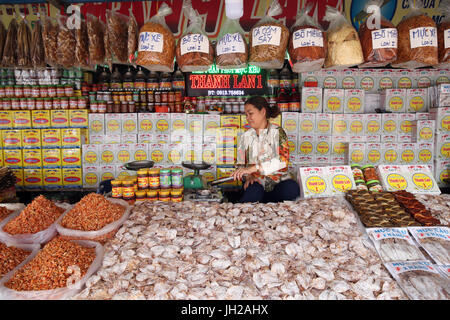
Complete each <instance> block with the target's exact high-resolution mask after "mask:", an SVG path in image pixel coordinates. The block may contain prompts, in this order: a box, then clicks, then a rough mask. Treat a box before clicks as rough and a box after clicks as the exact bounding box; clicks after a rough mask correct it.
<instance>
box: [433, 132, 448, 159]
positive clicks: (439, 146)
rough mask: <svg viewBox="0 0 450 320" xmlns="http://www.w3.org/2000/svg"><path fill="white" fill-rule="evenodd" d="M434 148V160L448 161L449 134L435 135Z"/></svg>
mask: <svg viewBox="0 0 450 320" xmlns="http://www.w3.org/2000/svg"><path fill="white" fill-rule="evenodd" d="M434 146H435V151H434V154H435V158H436V160H448V159H450V134H436V138H435V142H434Z"/></svg>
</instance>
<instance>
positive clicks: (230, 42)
mask: <svg viewBox="0 0 450 320" xmlns="http://www.w3.org/2000/svg"><path fill="white" fill-rule="evenodd" d="M222 30H223V31H221V33H220V34H219V37H218V40H217V44H216V64H217V67H219V68H221V69H236V68H245V67H247V61H248V46H247V42H246V41H245V36H244V34H245V33H244V30H243V29H242V27H241V26H240V24H239V19H228V18H227V20H226V21H225V24H224V26H223V29H222Z"/></svg>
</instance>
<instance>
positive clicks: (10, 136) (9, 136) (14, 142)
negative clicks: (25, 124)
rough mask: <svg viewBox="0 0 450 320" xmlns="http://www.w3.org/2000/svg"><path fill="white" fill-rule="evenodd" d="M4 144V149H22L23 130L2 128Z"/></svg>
mask: <svg viewBox="0 0 450 320" xmlns="http://www.w3.org/2000/svg"><path fill="white" fill-rule="evenodd" d="M2 145H3V149H21V148H22V130H18V129H11V130H2Z"/></svg>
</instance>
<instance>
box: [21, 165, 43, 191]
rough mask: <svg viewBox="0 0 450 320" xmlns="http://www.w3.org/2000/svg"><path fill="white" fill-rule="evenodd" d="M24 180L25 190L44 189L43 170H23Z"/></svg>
mask: <svg viewBox="0 0 450 320" xmlns="http://www.w3.org/2000/svg"><path fill="white" fill-rule="evenodd" d="M23 180H24V187H25V188H28V189H32V188H38V189H39V188H42V186H43V183H42V169H30V168H28V169H23Z"/></svg>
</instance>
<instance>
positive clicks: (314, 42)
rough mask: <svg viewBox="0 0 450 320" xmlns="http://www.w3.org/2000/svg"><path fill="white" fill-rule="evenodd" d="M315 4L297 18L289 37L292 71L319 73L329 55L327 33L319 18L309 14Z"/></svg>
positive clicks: (307, 7)
mask: <svg viewBox="0 0 450 320" xmlns="http://www.w3.org/2000/svg"><path fill="white" fill-rule="evenodd" d="M313 6H314V4H313V3H310V4H309V5H307V6H306V7H305V8H304V9H303V10H302V11H301V12H300V14H299V15H298V16H297V19H296V20H295V23H294V25H293V26H292V28H291V36H290V37H289V47H288V51H289V56H290V57H291V59H292V63H293V65H292V71H294V72H297V73H301V72H309V71H318V70H320V69H321V68H322V66H323V63H324V61H325V57H326V54H327V41H326V38H325V33H324V32H323V30H322V28H321V27H320V24H319V22H318V21H317V17H315V18H312V17H311V16H309V14H308V13H309V12H311V9H312V8H313Z"/></svg>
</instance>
